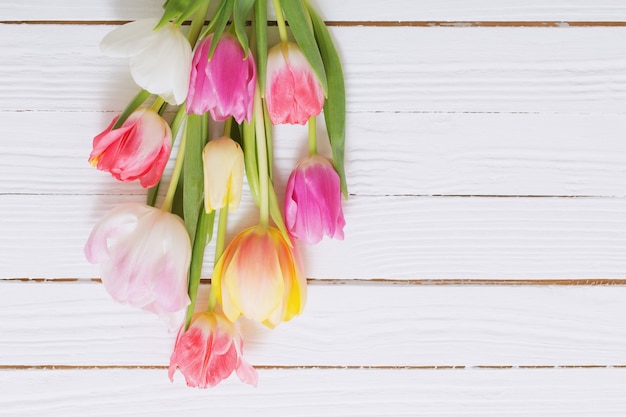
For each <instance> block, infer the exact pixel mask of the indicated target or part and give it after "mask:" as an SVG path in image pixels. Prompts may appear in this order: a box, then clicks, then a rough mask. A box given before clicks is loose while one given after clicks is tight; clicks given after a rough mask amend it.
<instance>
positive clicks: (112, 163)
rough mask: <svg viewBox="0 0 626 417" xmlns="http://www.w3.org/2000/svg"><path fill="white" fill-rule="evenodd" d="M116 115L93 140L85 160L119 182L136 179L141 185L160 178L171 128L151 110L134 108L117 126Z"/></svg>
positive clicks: (167, 153) (150, 185)
mask: <svg viewBox="0 0 626 417" xmlns="http://www.w3.org/2000/svg"><path fill="white" fill-rule="evenodd" d="M117 119H118V118H117V117H116V118H114V119H113V121H111V124H109V126H107V128H106V129H104V131H103V132H102V133H100V134H99V135H98V136H96V137H95V138H94V139H93V150H92V151H91V154H90V155H89V163H91V164H92V165H93V166H95V167H96V168H98V169H99V170H102V171H107V172H109V173H111V175H113V177H115V178H117V179H118V180H120V181H133V180H136V179H139V182H140V183H141V186H142V187H145V188H148V187H152V186H154V185H156V184H157V183H158V182H159V180H160V179H161V175H162V174H163V170H164V169H165V165H166V164H167V160H168V159H169V156H170V150H171V148H172V131H171V130H170V127H169V125H168V124H167V122H166V121H165V120H164V119H163V118H162V117H161V116H159V114H158V113H157V112H155V111H153V110H150V109H147V108H140V109H138V110H135V111H134V112H133V113H132V114H131V115H130V116H129V117H128V119H126V121H125V122H124V123H123V124H122V126H120V127H119V128H118V129H115V130H111V128H112V127H113V125H114V124H115V122H116V121H117Z"/></svg>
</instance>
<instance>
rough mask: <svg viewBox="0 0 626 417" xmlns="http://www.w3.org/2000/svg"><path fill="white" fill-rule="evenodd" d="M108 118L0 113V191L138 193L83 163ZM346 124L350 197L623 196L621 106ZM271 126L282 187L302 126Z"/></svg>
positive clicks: (359, 117) (393, 117)
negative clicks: (612, 110) (607, 110)
mask: <svg viewBox="0 0 626 417" xmlns="http://www.w3.org/2000/svg"><path fill="white" fill-rule="evenodd" d="M112 117H113V113H102V112H58V111H54V112H52V111H51V112H12V111H6V112H0V126H4V128H3V129H4V134H5V136H6V137H8V138H16V140H4V141H1V142H0V177H2V178H13V180H12V181H2V182H0V194H84V195H86V196H87V195H93V194H103V193H106V194H144V193H145V191H144V190H143V189H141V187H139V185H138V184H137V183H135V184H127V183H126V184H125V183H120V182H118V181H116V180H114V179H113V178H112V177H111V176H110V175H108V174H107V173H104V172H100V171H97V170H95V169H94V168H93V167H92V166H91V165H89V164H88V163H87V158H88V155H89V153H90V152H91V142H92V138H93V136H95V135H96V134H97V133H99V132H100V130H101V129H104V128H105V127H106V125H108V123H109V121H110V119H111V118H112ZM347 123H348V136H347V144H346V158H347V160H346V170H347V174H348V185H349V191H350V193H352V194H354V195H368V196H384V195H418V196H426V195H523V196H530V195H534V196H546V195H557V196H581V195H585V196H619V197H624V196H626V141H625V140H624V139H623V138H624V132H626V115H625V114H606V115H605V114H585V115H578V114H575V115H574V114H506V113H504V114H499V113H489V114H469V113H446V114H442V113H350V114H349V115H348V118H347ZM320 129H321V130H322V131H323V123H321V122H320ZM274 133H275V137H274V141H275V142H274V143H275V147H274V148H275V155H274V156H275V170H276V177H275V185H276V188H277V189H278V190H283V189H284V187H285V182H286V179H287V178H288V175H289V173H290V171H291V170H292V169H293V167H294V166H295V164H296V163H297V162H298V161H299V160H300V159H301V158H303V157H304V156H306V154H307V141H306V135H307V129H306V128H305V127H302V126H287V125H285V126H278V127H276V128H275V129H274ZM320 135H323V133H320ZM17 138H19V140H18V139H17ZM46 144H48V145H46ZM49 144H54V146H49ZM320 145H321V152H323V153H325V154H326V155H328V156H330V150H329V149H327V148H328V145H327V142H326V141H325V140H320ZM170 172H171V171H170V170H168V171H166V174H165V181H166V182H167V181H168V178H169V175H170Z"/></svg>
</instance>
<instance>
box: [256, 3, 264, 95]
mask: <svg viewBox="0 0 626 417" xmlns="http://www.w3.org/2000/svg"><path fill="white" fill-rule="evenodd" d="M254 33H255V36H256V50H257V56H256V65H257V80H258V83H259V88H260V89H261V96H263V95H264V94H265V70H266V68H267V0H257V1H256V3H255V5H254Z"/></svg>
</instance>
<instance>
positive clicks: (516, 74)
mask: <svg viewBox="0 0 626 417" xmlns="http://www.w3.org/2000/svg"><path fill="white" fill-rule="evenodd" d="M111 28H112V27H111V26H98V25H95V26H94V25H34V26H33V25H10V24H9V25H7V24H5V25H0V36H1V37H3V38H6V39H15V41H14V42H12V43H11V44H9V45H6V46H4V47H3V48H2V49H0V63H1V64H0V89H1V90H2V91H3V92H4V94H3V96H2V99H1V101H0V110H61V111H68V110H76V111H85V110H95V111H99V110H115V111H119V110H120V109H121V108H123V107H124V105H125V104H126V102H127V101H128V99H129V98H130V97H131V96H133V94H134V93H135V91H136V87H135V86H134V84H133V82H132V80H131V79H130V76H129V74H128V62H127V60H126V59H112V58H106V57H104V56H103V55H102V54H101V52H100V50H99V48H98V44H99V42H100V40H101V39H102V37H103V36H104V35H105V34H106V33H108V32H109V31H110V30H111ZM331 29H332V33H333V36H334V37H335V39H336V41H337V44H338V46H339V49H340V50H341V53H342V56H343V60H344V69H345V74H346V83H347V90H348V95H347V97H348V103H347V106H348V110H349V111H350V112H374V111H388V112H507V113H508V112H524V113H535V112H547V113H599V112H600V113H623V103H624V101H626V45H625V44H624V43H623V42H621V39H623V38H624V36H626V27H595V28H581V27H578V28H560V29H558V28H541V27H521V28H518V27H458V28H456V27H447V28H442V27H384V28H380V27H333V28H331Z"/></svg>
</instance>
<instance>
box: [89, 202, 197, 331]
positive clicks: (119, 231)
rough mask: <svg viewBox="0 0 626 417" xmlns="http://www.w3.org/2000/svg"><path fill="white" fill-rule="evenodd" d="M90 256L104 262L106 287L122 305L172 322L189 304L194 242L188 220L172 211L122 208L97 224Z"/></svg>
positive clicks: (102, 272)
mask: <svg viewBox="0 0 626 417" xmlns="http://www.w3.org/2000/svg"><path fill="white" fill-rule="evenodd" d="M85 257H86V258H87V260H88V261H89V262H91V263H98V264H100V275H101V278H102V283H103V284H104V288H105V289H106V290H107V291H108V292H109V294H110V295H111V297H112V298H113V299H114V300H115V301H117V302H120V303H125V304H129V305H131V306H133V307H137V308H141V309H143V310H146V311H150V312H153V313H156V314H158V315H159V316H161V317H162V318H163V319H165V320H166V321H168V323H169V324H174V323H171V321H172V319H175V318H176V316H177V314H176V313H178V312H180V311H181V310H183V309H184V308H185V307H186V306H187V305H188V304H189V296H188V295H187V273H188V270H189V262H190V259H191V243H190V240H189V235H188V234H187V230H186V229H185V224H184V223H183V221H182V219H181V218H180V217H178V216H176V215H174V214H172V213H169V212H167V211H163V210H161V209H158V208H154V207H150V206H146V205H143V204H139V203H126V204H123V205H121V206H118V207H116V208H115V209H113V210H112V211H110V212H109V213H107V214H106V215H105V216H104V217H103V218H102V219H100V220H99V221H98V223H96V225H95V227H94V228H93V230H92V232H91V234H90V235H89V239H88V240H87V243H86V245H85ZM175 324H176V326H177V325H178V323H175Z"/></svg>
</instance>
